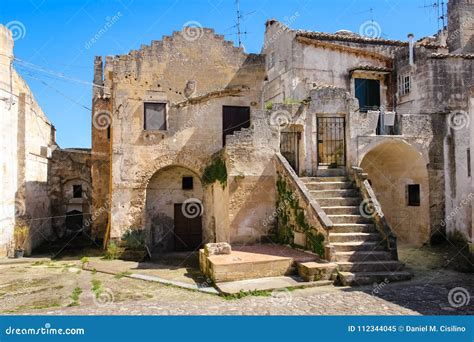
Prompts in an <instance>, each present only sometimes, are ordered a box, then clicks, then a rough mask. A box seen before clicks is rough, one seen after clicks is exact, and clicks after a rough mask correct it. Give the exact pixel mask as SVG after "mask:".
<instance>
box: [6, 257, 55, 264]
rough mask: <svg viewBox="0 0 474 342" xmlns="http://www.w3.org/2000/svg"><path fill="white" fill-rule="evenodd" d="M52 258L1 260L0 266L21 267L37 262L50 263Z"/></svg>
mask: <svg viewBox="0 0 474 342" xmlns="http://www.w3.org/2000/svg"><path fill="white" fill-rule="evenodd" d="M48 261H51V258H35V257H23V258H0V265H21V264H32V263H35V262H48Z"/></svg>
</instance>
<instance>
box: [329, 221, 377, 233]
mask: <svg viewBox="0 0 474 342" xmlns="http://www.w3.org/2000/svg"><path fill="white" fill-rule="evenodd" d="M333 232H334V233H376V232H377V229H376V228H375V225H374V224H372V223H339V224H338V223H336V224H334V225H333V226H332V228H331V233H333Z"/></svg>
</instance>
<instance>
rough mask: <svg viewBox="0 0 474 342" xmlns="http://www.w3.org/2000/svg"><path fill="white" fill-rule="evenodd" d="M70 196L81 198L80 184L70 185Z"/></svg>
mask: <svg viewBox="0 0 474 342" xmlns="http://www.w3.org/2000/svg"><path fill="white" fill-rule="evenodd" d="M72 197H74V198H82V185H73V186H72Z"/></svg>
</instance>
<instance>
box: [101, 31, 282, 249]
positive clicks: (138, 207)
mask: <svg viewBox="0 0 474 342" xmlns="http://www.w3.org/2000/svg"><path fill="white" fill-rule="evenodd" d="M200 33H201V36H200V37H199V39H194V40H193V39H189V37H187V35H186V31H183V32H175V33H173V35H172V36H171V37H164V38H163V40H162V41H154V42H152V44H151V46H143V47H142V48H141V49H140V50H139V51H132V52H131V53H130V54H129V55H124V56H117V57H107V59H106V64H105V67H104V68H103V70H102V68H101V67H98V66H100V65H101V63H102V62H101V60H100V59H96V74H95V77H94V80H95V84H97V85H98V87H96V89H95V90H94V99H93V106H94V111H93V127H92V130H93V136H92V139H93V145H92V146H93V148H92V155H93V161H92V182H93V189H94V194H93V207H94V210H99V209H100V207H101V206H103V205H104V204H105V203H107V202H108V201H109V200H110V199H109V198H108V196H111V198H113V200H112V202H111V215H110V218H107V217H103V218H101V219H99V220H96V221H95V223H94V230H95V232H96V234H97V235H98V236H101V232H103V231H104V224H107V223H108V224H110V237H111V238H112V239H117V238H120V237H121V236H122V234H123V233H124V232H125V231H126V230H128V229H146V230H147V234H148V236H149V242H150V247H151V248H152V249H153V248H156V250H157V251H167V250H169V249H170V248H171V247H170V245H172V243H171V242H170V241H168V242H167V240H166V239H167V237H166V236H167V233H166V232H167V230H169V229H174V226H173V223H174V217H173V216H174V213H173V209H172V207H173V206H174V205H175V204H181V203H183V202H185V201H186V199H195V200H197V201H198V202H199V203H202V204H201V206H202V209H203V210H202V230H203V239H204V240H203V241H204V242H214V241H229V242H232V241H236V240H238V239H241V240H242V241H243V240H244V239H245V240H253V241H255V240H258V239H259V238H260V237H261V236H262V235H265V234H266V233H265V231H262V229H261V228H262V225H261V221H262V218H263V217H265V216H267V215H269V214H271V211H272V210H273V207H274V197H273V196H272V195H271V194H272V192H273V191H274V189H273V188H274V180H273V172H272V170H268V167H271V161H270V159H271V155H272V154H271V153H270V154H267V155H266V159H267V160H262V159H259V158H260V157H262V156H265V153H264V151H267V150H270V151H274V150H275V148H277V144H275V143H274V146H273V150H272V148H270V149H269V147H268V146H266V144H267V140H268V139H267V140H265V138H264V137H262V138H260V139H253V138H252V139H251V141H246V142H245V141H244V140H245V138H244V137H242V135H236V136H235V137H234V139H232V137H229V141H228V142H227V146H229V148H228V149H226V153H224V154H223V156H222V158H224V159H225V160H228V161H229V163H228V166H227V173H228V175H227V178H226V179H224V180H222V181H223V183H224V184H222V185H221V184H219V182H211V183H213V184H203V183H205V180H203V179H202V177H203V173H204V171H205V169H206V166H208V165H210V164H211V163H212V161H213V160H215V158H216V153H218V152H219V151H221V149H222V146H223V133H222V127H223V116H222V111H223V106H240V107H248V108H249V109H250V122H251V123H254V122H257V121H258V119H257V116H258V115H261V114H258V113H257V110H258V109H259V108H261V107H262V103H261V88H262V84H263V78H264V59H263V58H262V56H259V55H248V54H245V53H244V52H243V51H242V49H239V48H236V47H234V46H233V44H232V43H231V42H227V41H225V40H224V39H223V36H219V35H216V34H214V32H213V31H212V30H209V29H204V30H203V31H202V32H200ZM146 102H151V103H163V104H165V106H166V120H165V121H166V128H165V129H162V130H150V129H144V128H145V122H144V120H145V119H144V112H145V109H144V104H145V103H146ZM101 115H102V116H103V117H104V118H105V119H106V121H107V125H106V126H101V125H100V124H101V122H100V119H101ZM109 123H111V125H110V128H108V127H109V125H108V124H109ZM250 130H253V131H257V130H258V128H257V127H253V128H250ZM239 133H240V132H239ZM107 135H108V138H107ZM276 139H277V137H276V136H275V137H274V140H275V141H276ZM109 143H110V145H111V146H112V148H111V158H112V163H111V164H112V166H111V173H110V172H106V168H107V164H108V161H107V160H108V157H107V152H108V151H107V149H108V147H107V145H109ZM245 143H247V144H250V145H251V146H249V148H248V149H247V150H245V149H244V151H245V153H247V152H249V154H247V155H245V156H243V157H244V158H248V157H250V156H251V155H252V154H254V153H255V151H258V150H260V151H261V152H260V153H259V154H258V156H255V157H254V159H253V160H254V162H253V163H252V164H251V165H252V167H253V169H252V170H251V172H247V170H248V169H249V167H248V166H243V168H244V169H242V170H241V168H240V166H242V165H245V163H240V162H239V158H241V157H242V156H241V155H239V153H240V154H241V153H244V152H240V151H239V149H240V150H242V149H243V148H244V145H245ZM232 146H237V148H235V147H232ZM234 156H236V157H235V158H234ZM235 159H237V164H236V165H237V166H235V167H234V166H232V165H233V164H232V160H235ZM260 165H261V167H260ZM245 168H246V169H245ZM242 171H243V174H242V173H241V172H242ZM183 176H189V177H193V179H194V184H195V186H196V188H194V189H193V190H192V191H187V190H183V189H181V190H180V189H179V188H180V187H181V183H180V182H181V179H182V177H183ZM242 176H244V177H245V179H244V177H242ZM247 176H248V177H247ZM265 177H270V178H267V179H266V178H265ZM110 181H111V184H112V187H111V193H110V192H105V191H103V189H104V187H103V186H102V184H108V182H110ZM99 184H100V185H99ZM262 187H263V189H264V191H262ZM96 189H97V190H96ZM257 189H258V190H257ZM254 194H268V195H265V196H263V197H260V198H259V197H258V196H254ZM249 197H253V198H255V200H256V201H258V205H257V206H253V205H252V203H254V204H255V202H252V201H248V199H249ZM230 203H232V204H230ZM242 208H245V209H244V210H243V209H242ZM108 220H110V222H108ZM229 226H231V227H234V228H231V229H230V230H229ZM164 227H165V228H164ZM166 227H168V228H166ZM102 236H103V235H102ZM234 237H235V238H234ZM166 246H168V247H166Z"/></svg>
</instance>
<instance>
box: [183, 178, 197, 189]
mask: <svg viewBox="0 0 474 342" xmlns="http://www.w3.org/2000/svg"><path fill="white" fill-rule="evenodd" d="M182 182H183V190H192V189H193V188H194V184H193V177H183V180H182Z"/></svg>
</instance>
